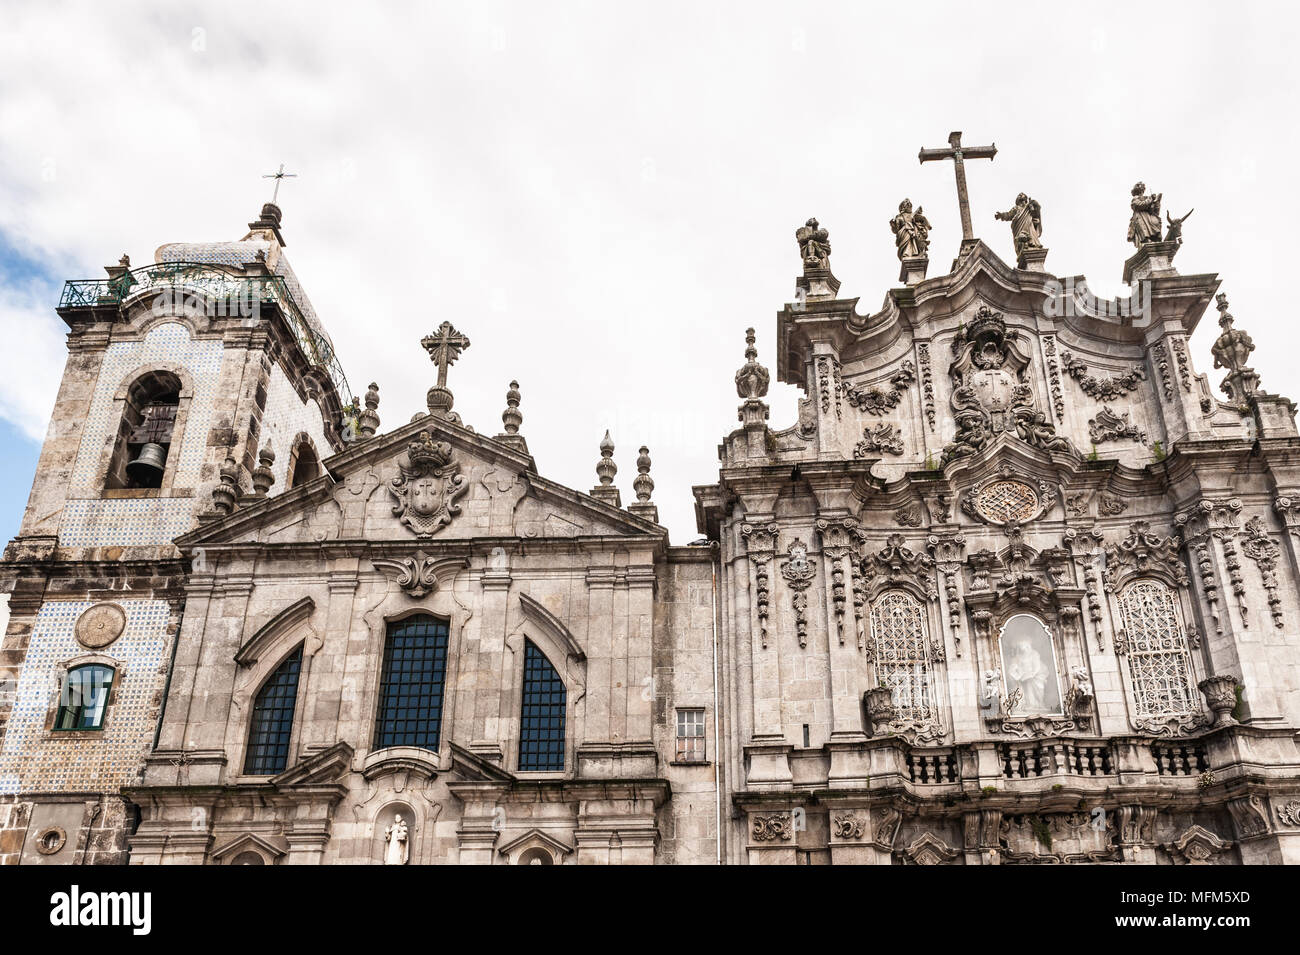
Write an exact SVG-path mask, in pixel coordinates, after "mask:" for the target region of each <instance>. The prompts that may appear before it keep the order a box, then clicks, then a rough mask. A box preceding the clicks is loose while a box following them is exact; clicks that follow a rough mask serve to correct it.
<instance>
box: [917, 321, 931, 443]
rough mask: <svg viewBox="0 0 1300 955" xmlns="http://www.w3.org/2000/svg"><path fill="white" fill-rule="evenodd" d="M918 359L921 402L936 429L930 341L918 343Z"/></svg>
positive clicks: (928, 418) (929, 420)
mask: <svg viewBox="0 0 1300 955" xmlns="http://www.w3.org/2000/svg"><path fill="white" fill-rule="evenodd" d="M916 357H917V361H919V362H920V363H921V403H922V405H923V406H924V409H925V420H926V422H927V423H928V424H929V426H930V430H931V431H933V430H934V420H935V412H934V370H933V369H932V368H931V367H930V343H929V342H917V343H916Z"/></svg>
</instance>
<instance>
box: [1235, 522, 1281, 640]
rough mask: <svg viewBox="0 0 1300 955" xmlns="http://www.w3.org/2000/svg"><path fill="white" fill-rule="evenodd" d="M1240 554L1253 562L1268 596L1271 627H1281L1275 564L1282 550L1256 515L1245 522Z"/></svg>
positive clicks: (1279, 595)
mask: <svg viewBox="0 0 1300 955" xmlns="http://www.w3.org/2000/svg"><path fill="white" fill-rule="evenodd" d="M1241 540H1242V543H1241V552H1242V553H1243V554H1245V555H1246V556H1247V557H1249V558H1250V559H1251V560H1253V561H1254V562H1255V565H1256V566H1257V567H1258V568H1259V575H1260V577H1261V578H1262V580H1263V582H1264V591H1265V593H1267V594H1268V609H1269V612H1270V613H1271V614H1272V615H1273V626H1275V627H1278V628H1281V627H1282V626H1283V615H1282V594H1281V591H1280V589H1279V587H1278V582H1277V563H1278V560H1279V558H1280V557H1281V556H1282V550H1281V548H1280V547H1278V545H1277V544H1276V542H1274V540H1273V538H1271V537H1270V536H1269V535H1268V531H1266V530H1265V529H1264V521H1263V520H1262V519H1261V518H1260V517H1259V516H1258V515H1256V516H1255V517H1252V518H1251V519H1250V520H1248V521H1247V522H1246V527H1245V531H1244V533H1243V534H1242V538H1241Z"/></svg>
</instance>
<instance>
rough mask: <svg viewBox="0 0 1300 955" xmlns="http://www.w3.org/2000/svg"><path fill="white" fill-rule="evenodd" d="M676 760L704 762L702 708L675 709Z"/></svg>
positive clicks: (680, 761)
mask: <svg viewBox="0 0 1300 955" xmlns="http://www.w3.org/2000/svg"><path fill="white" fill-rule="evenodd" d="M677 761H678V762H679V763H702V762H704V710H702V709H690V710H678V711H677Z"/></svg>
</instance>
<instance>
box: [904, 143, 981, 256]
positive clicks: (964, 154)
mask: <svg viewBox="0 0 1300 955" xmlns="http://www.w3.org/2000/svg"><path fill="white" fill-rule="evenodd" d="M997 154H998V147H997V144H994V145H992V146H963V145H962V144H961V132H960V131H958V132H955V133H949V134H948V148H947V149H942V148H940V149H922V150H921V152H920V154H919V155H918V156H917V158H918V159H920V160H921V162H923V163H926V162H934V161H937V160H940V159H951V160H952V164H953V169H954V170H955V171H956V173H957V205H958V206H959V207H960V209H961V240H962V241H961V244H962V251H963V252H965V251H966V247H967V246H968V245H969V244H970V243H971V241H973V240H974V238H975V233H974V232H973V231H972V230H971V224H970V198H969V197H968V196H967V195H966V165H965V163H964V160H966V159H992V158H993V157H994V156H996V155H997Z"/></svg>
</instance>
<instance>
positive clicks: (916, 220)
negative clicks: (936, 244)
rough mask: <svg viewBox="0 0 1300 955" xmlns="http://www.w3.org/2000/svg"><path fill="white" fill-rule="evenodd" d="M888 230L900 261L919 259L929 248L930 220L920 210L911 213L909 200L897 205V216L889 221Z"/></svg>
mask: <svg viewBox="0 0 1300 955" xmlns="http://www.w3.org/2000/svg"><path fill="white" fill-rule="evenodd" d="M889 228H890V229H891V230H893V233H894V243H895V244H896V245H897V246H898V258H899V259H900V260H901V259H914V258H920V257H921V256H924V255H925V254H926V252H927V250H928V249H929V248H930V220H929V219H927V218H926V217H925V214H924V213H923V212H922V211H921V210H920V209H917V210H916V211H915V212H913V211H912V200H911V199H904V200H903V201H902V202H900V203H899V204H898V215H896V216H894V218H892V219H890V220H889Z"/></svg>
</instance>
